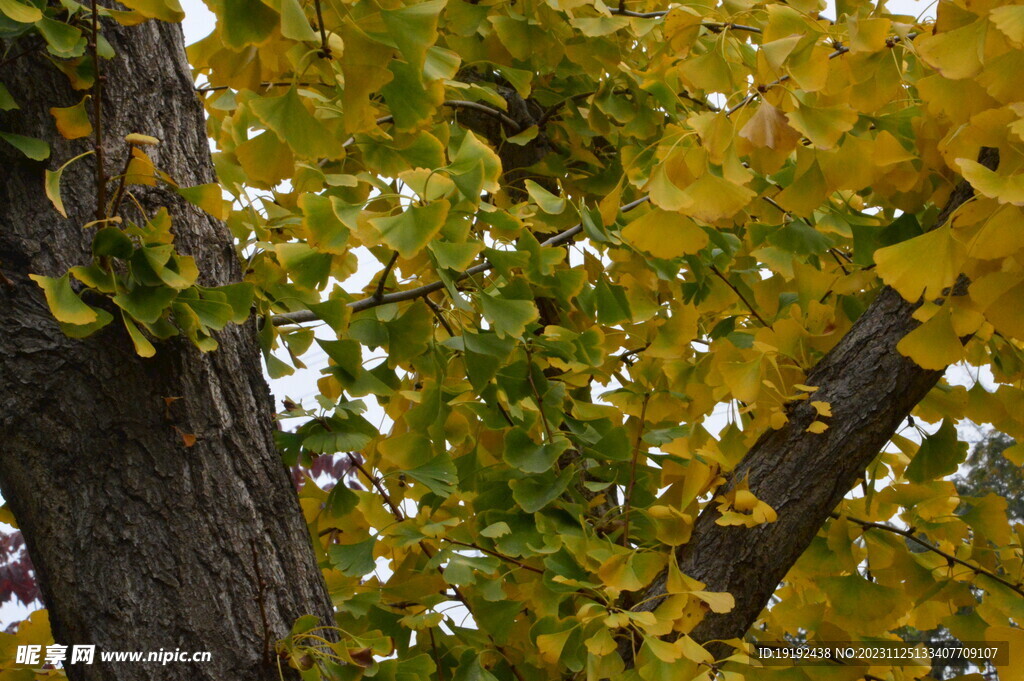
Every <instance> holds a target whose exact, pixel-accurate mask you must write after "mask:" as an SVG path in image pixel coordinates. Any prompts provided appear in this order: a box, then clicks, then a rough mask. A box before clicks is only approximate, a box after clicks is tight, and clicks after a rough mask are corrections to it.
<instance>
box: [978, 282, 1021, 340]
mask: <svg viewBox="0 0 1024 681" xmlns="http://www.w3.org/2000/svg"><path fill="white" fill-rule="evenodd" d="M1021 310H1024V281H1021V282H1020V283H1018V284H1017V285H1016V286H1013V287H1012V288H1010V289H1009V290H1008V291H1006V292H1005V293H1003V294H1002V295H1001V296H999V297H998V298H996V299H995V301H993V302H992V304H991V305H989V306H988V307H987V308H986V309H985V318H986V319H988V320H989V321H990V322H992V325H993V326H995V327H996V329H997V330H998V331H999V332H1000V333H1002V334H1003V335H1004V336H1008V337H1010V338H1013V339H1016V340H1024V314H1022V313H1021Z"/></svg>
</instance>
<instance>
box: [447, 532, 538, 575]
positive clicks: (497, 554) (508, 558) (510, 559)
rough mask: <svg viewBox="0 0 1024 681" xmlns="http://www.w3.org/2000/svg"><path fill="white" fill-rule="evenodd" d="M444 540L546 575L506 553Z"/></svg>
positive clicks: (468, 543) (453, 540) (467, 543)
mask: <svg viewBox="0 0 1024 681" xmlns="http://www.w3.org/2000/svg"><path fill="white" fill-rule="evenodd" d="M442 539H444V541H446V542H448V543H449V544H456V545H458V546H465V547H466V548H469V549H475V550H477V551H480V552H481V553H487V554H489V555H492V556H494V557H495V558H500V559H501V560H504V561H506V562H508V563H512V564H513V565H518V566H519V567H521V568H523V569H524V570H529V571H530V572H536V573H537V574H538V575H542V574H544V571H543V570H541V569H540V568H536V567H533V566H532V565H527V564H526V563H524V562H522V561H520V560H516V559H515V558H513V557H512V556H507V555H505V554H504V553H501V552H500V551H494V550H492V549H486V548H484V547H483V546H477V545H476V544H471V543H470V542H464V541H458V540H456V539H449V538H448V537H442Z"/></svg>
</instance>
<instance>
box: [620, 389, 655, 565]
mask: <svg viewBox="0 0 1024 681" xmlns="http://www.w3.org/2000/svg"><path fill="white" fill-rule="evenodd" d="M650 399H651V394H650V393H646V394H645V395H644V402H643V405H642V406H641V407H640V423H638V424H637V427H636V444H634V445H633V456H632V458H631V459H630V462H629V485H628V486H627V487H626V499H625V501H624V505H623V510H622V545H623V546H625V547H627V548H628V547H629V512H630V510H631V508H632V501H633V486H634V485H635V484H636V461H637V459H639V458H640V445H641V444H643V437H644V421H645V420H646V418H647V402H648V401H649V400H650Z"/></svg>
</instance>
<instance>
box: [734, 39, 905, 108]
mask: <svg viewBox="0 0 1024 681" xmlns="http://www.w3.org/2000/svg"><path fill="white" fill-rule="evenodd" d="M916 37H917V34H916V33H910V34H909V35H907V40H913V39H914V38H916ZM899 42H901V39H900V37H899V36H896V37H893V38H889V39H888V40H886V42H885V44H886V46H888V47H889V48H893V47H895V46H896V44H897V43H899ZM849 51H850V48H849V47H846V46H845V45H841V46H839V47H838V48H836V50H835V51H834V52H832V53H831V54H829V55H828V58H829V59H835V58H836V57H841V56H842V55H844V54H846V53H847V52H849ZM789 79H790V75H789V74H788V73H787V74H785V75H783V76H782V77H780V78H778V79H776V80H773V81H772V82H770V83H768V84H766V85H759V86H758V87H757V89H756V90H755V91H754V92H751V93H750V94H749V95H747V96H746V97H744V98H743V99H742V100H741V101H740V103H739V104H737V105H736V106H734V107H732V108H730V109H727V110H726V112H725V115H726V116H731V115H732V114H734V113H736V112H737V111H739V110H740V109H742V108H743V107H745V106H746V105H747V104H750V102H752V101H754V99H755V98H756V97H757V95H758V94H759V93H764V92H765V91H767V90H768V89H769V88H772V87H775V86H776V85H780V84H781V83H785V82H786V81H787V80H789Z"/></svg>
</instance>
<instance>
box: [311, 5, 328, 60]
mask: <svg viewBox="0 0 1024 681" xmlns="http://www.w3.org/2000/svg"><path fill="white" fill-rule="evenodd" d="M313 2H314V3H315V4H316V23H317V25H318V27H319V28H320V56H321V57H323V58H324V59H330V58H331V47H330V45H328V44H327V29H325V28H324V13H323V11H322V10H321V9H320V0H313Z"/></svg>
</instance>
